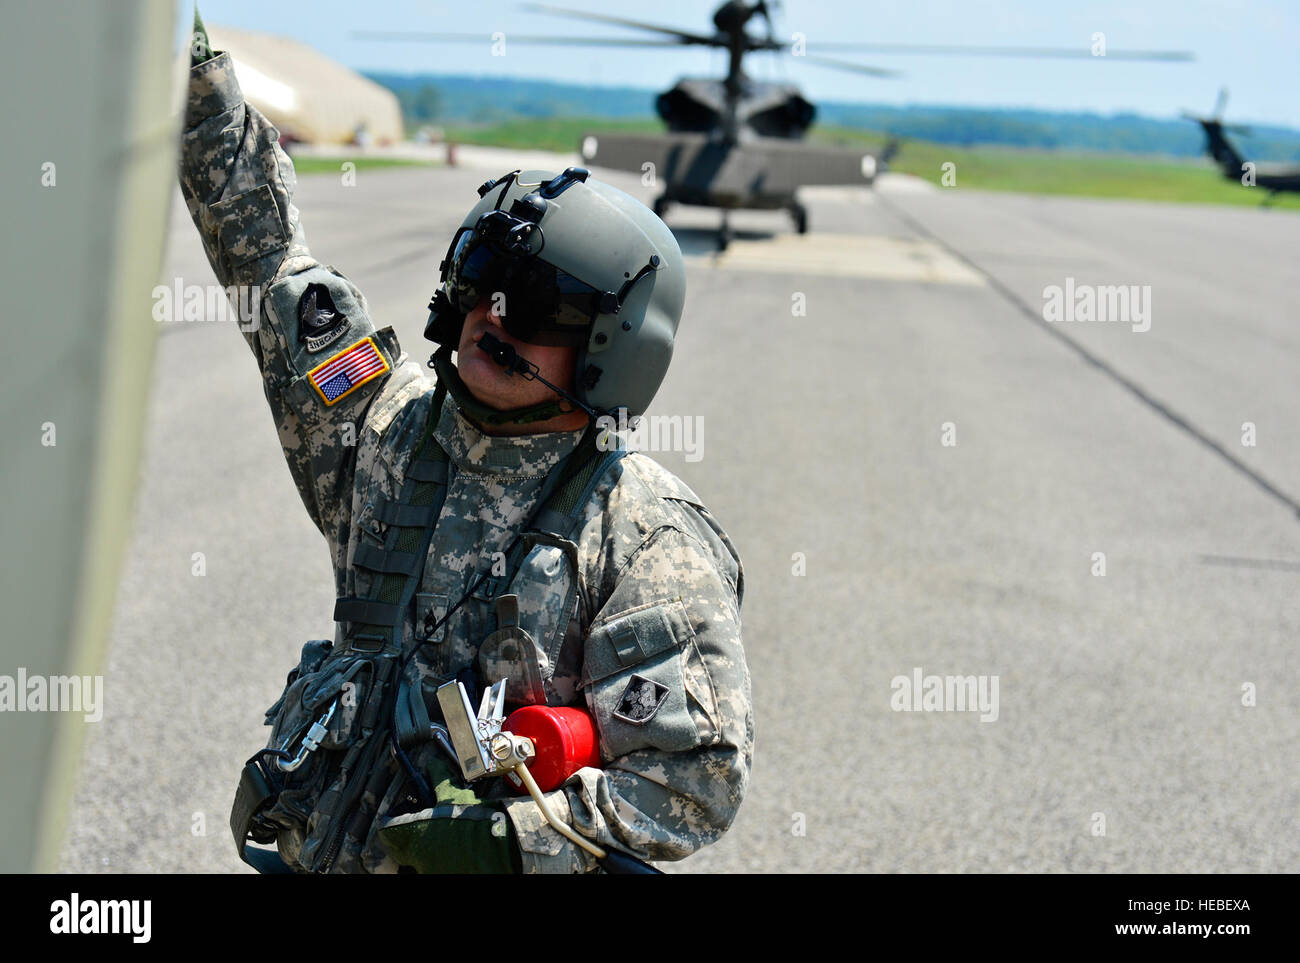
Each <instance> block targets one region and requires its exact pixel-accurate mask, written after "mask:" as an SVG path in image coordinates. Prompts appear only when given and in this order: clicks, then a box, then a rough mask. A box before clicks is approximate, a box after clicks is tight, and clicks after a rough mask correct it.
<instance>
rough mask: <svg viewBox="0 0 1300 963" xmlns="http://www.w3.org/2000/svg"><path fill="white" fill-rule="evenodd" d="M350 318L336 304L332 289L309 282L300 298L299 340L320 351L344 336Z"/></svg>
mask: <svg viewBox="0 0 1300 963" xmlns="http://www.w3.org/2000/svg"><path fill="white" fill-rule="evenodd" d="M347 329H348V318H347V315H345V314H344V313H343V312H342V311H340V310H339V309H338V308H336V307H335V306H334V299H333V298H331V297H330V289H329V288H327V287H326V286H325V285H323V284H309V285H307V290H305V291H303V292H302V297H300V298H299V299H298V340H299V341H301V342H302V343H303V344H305V345H306V346H307V350H308V351H320V350H321V349H322V348H324V347H326V346H327V345H331V344H333V343H334V342H335V341H337V340H338V339H339V338H341V337H343V332H345V331H346V330H347Z"/></svg>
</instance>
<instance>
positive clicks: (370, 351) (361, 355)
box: [307, 338, 389, 405]
mask: <svg viewBox="0 0 1300 963" xmlns="http://www.w3.org/2000/svg"><path fill="white" fill-rule="evenodd" d="M388 371H389V367H388V362H387V361H385V360H384V356H383V355H382V354H380V353H379V349H378V348H376V347H375V342H374V339H373V338H362V339H361V340H360V341H358V342H357V343H356V344H354V345H352V346H351V347H350V348H344V349H343V350H342V351H340V352H339V353H338V354H336V355H334V357H332V358H330V359H328V360H326V361H323V362H321V363H320V364H318V365H317V366H316V367H314V368H312V369H311V370H310V371H308V372H307V380H309V381H310V382H311V386H312V387H313V388H315V389H316V393H317V394H319V395H320V396H321V400H322V401H324V402H325V404H327V405H332V404H334V402H336V401H338V400H340V399H341V398H346V397H347V396H348V395H349V394H351V393H352V392H354V391H356V390H357V389H358V388H360V387H361V386H362V385H363V384H365V383H366V382H367V381H373V380H374V379H375V378H378V377H379V376H380V375H384V374H387V373H388Z"/></svg>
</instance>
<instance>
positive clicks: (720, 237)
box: [353, 0, 1193, 250]
mask: <svg viewBox="0 0 1300 963" xmlns="http://www.w3.org/2000/svg"><path fill="white" fill-rule="evenodd" d="M778 6H779V5H778V4H777V3H776V2H775V0H773V2H768V0H757V2H745V0H728V2H726V3H723V4H722V5H721V6H720V7H718V8H717V9H716V10H715V11H714V13H713V27H714V32H713V33H701V32H695V31H689V30H682V29H678V28H676V27H668V26H662V25H659V24H653V23H646V22H644V21H640V20H629V19H627V18H624V17H616V16H610V15H608V14H603V13H593V12H589V11H583V10H572V9H568V8H562V7H553V6H550V5H547V4H533V3H530V4H525V5H523V7H522V9H524V10H529V11H534V12H538V13H545V14H550V15H554V16H561V17H571V18H576V19H581V20H588V21H594V22H597V23H605V24H610V25H614V26H619V27H625V28H629V29H633V30H639V31H645V32H649V33H653V34H656V35H657V36H656V37H654V38H648V37H627V38H621V37H560V36H550V35H532V36H521V35H518V34H511V36H510V39H511V42H514V43H530V44H533V43H535V44H554V45H561V46H562V45H570V46H586V47H594V46H601V47H604V46H612V47H639V48H654V47H704V48H712V49H720V50H725V51H726V52H727V73H726V75H725V76H724V77H722V78H716V77H686V78H683V79H681V80H679V81H678V82H677V83H676V84H675V85H674V86H673V87H672V88H671V89H670V90H667V91H665V92H664V93H662V94H660V95H659V96H658V97H657V98H656V100H655V109H656V111H657V112H658V114H659V116H660V118H661V119H662V120H663V121H664V124H665V125H666V126H667V128H668V129H667V131H666V132H665V133H661V134H625V133H617V134H615V133H600V132H598V131H593V132H591V133H587V134H584V135H583V137H582V138H581V141H580V143H579V154H580V155H581V156H582V158H583V160H584V162H586V163H588V164H591V165H595V166H600V167H605V168H610V169H614V170H625V171H633V172H637V173H640V174H642V176H643V178H647V180H649V181H650V182H651V183H662V184H663V185H664V187H663V192H662V193H661V194H660V195H659V196H658V197H657V198H656V199H655V201H654V212H655V213H656V214H657V215H659V216H660V217H663V216H664V215H665V214H666V213H667V211H668V209H669V208H670V207H671V205H673V204H681V205H692V206H698V207H709V208H716V209H719V210H720V211H721V214H722V218H721V223H720V225H719V227H718V233H717V246H718V248H719V250H725V249H726V247H727V245H728V243H729V241H730V240H731V237H732V232H731V228H730V222H729V217H728V216H729V214H730V212H732V211H735V210H741V209H758V210H785V211H787V212H789V214H790V216H791V218H792V219H793V222H794V227H795V230H796V231H797V232H798V233H800V234H803V233H806V232H807V230H808V212H807V209H806V208H805V207H804V206H803V205H802V204H801V203H800V202H799V200H798V198H797V197H796V191H797V190H798V189H799V188H800V187H805V186H812V185H857V186H870V185H871V184H872V183H873V182H874V181H875V179H876V176H877V175H878V174H880V173H881V172H882V171H884V170H885V169H886V168H887V167H888V164H889V161H890V160H891V159H892V158H893V156H894V155H895V153H896V152H897V150H898V148H899V141H898V140H897V139H896V138H891V139H890V140H889V141H888V142H887V143H886V144H885V146H884V147H883V149H881V150H878V151H862V150H852V149H849V148H844V147H823V146H817V145H811V144H808V143H806V142H805V141H804V140H803V138H804V135H805V134H806V133H807V132H808V129H809V128H810V127H811V126H812V124H813V121H814V119H815V118H816V115H817V110H816V107H815V106H814V105H813V104H812V103H811V102H809V101H808V100H807V99H806V98H805V97H804V96H803V95H802V94H801V93H800V91H799V89H798V88H797V87H796V86H794V85H792V84H777V83H770V82H765V81H759V80H755V79H754V78H753V77H751V76H750V75H749V74H747V73H746V72H745V71H744V69H743V61H744V58H745V55H746V54H750V53H757V52H770V53H773V54H778V55H780V54H785V55H790V56H793V57H794V58H795V59H796V60H798V61H799V62H801V63H805V64H811V65H814V66H818V67H828V68H832V69H835V70H844V71H850V72H852V73H856V74H859V75H862V76H867V77H874V78H889V77H899V76H901V74H900V73H899V72H897V71H894V70H886V69H883V68H880V67H872V66H869V65H866V64H859V63H855V62H853V61H848V60H841V59H839V58H836V57H824V56H820V55H816V54H809V53H808V52H807V50H806V44H802V43H801V42H800V41H798V40H796V42H794V43H787V42H785V41H781V40H778V39H776V30H775V26H774V23H773V10H774V9H775V8H778ZM755 19H761V20H762V21H763V22H764V24H765V25H766V30H765V31H764V33H762V34H756V33H753V32H751V31H750V30H749V29H748V27H749V24H750V23H751V21H754V20H755ZM353 36H355V37H357V38H359V39H369V40H398V41H411V40H420V41H433V42H479V43H481V42H483V40H484V37H483V35H480V34H455V33H440V34H430V33H411V32H397V33H394V32H384V31H357V32H355V33H354V34H353ZM816 48H817V49H820V50H844V51H848V50H852V51H873V52H877V53H888V54H899V53H901V54H930V55H933V54H965V55H975V56H1011V57H1071V58H1089V59H1094V58H1095V59H1110V60H1171V61H1177V60H1192V59H1193V57H1192V55H1191V54H1190V53H1186V52H1183V51H1156V50H1139V51H1109V50H1108V51H1106V52H1105V54H1104V56H1102V57H1097V56H1096V52H1095V51H1093V50H1090V49H1089V48H1087V47H1080V48H1072V47H1070V48H1060V47H1056V48H1053V47H1042V48H1039V47H972V46H935V45H918V44H889V43H871V44H866V43H841V42H822V41H819V42H818V43H817V44H816Z"/></svg>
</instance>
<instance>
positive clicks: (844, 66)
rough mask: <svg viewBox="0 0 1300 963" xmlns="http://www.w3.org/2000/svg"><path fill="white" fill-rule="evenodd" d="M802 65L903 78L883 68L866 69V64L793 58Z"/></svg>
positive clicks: (805, 57) (829, 58)
mask: <svg viewBox="0 0 1300 963" xmlns="http://www.w3.org/2000/svg"><path fill="white" fill-rule="evenodd" d="M795 59H797V60H801V61H803V62H804V63H810V64H815V65H816V66H818V67H834V68H835V69H836V70H851V71H853V72H854V73H858V74H866V75H867V76H868V77H901V76H903V75H902V73H900V72H899V71H897V70H885V69H884V68H883V67H868V66H867V65H866V64H855V63H853V62H852V61H851V60H836V59H835V58H834V57H808V56H800V57H797V58H795Z"/></svg>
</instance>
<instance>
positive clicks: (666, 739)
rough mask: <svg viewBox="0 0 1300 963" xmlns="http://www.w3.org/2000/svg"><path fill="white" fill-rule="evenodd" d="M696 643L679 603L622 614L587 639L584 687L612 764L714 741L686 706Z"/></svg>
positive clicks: (603, 749)
mask: <svg viewBox="0 0 1300 963" xmlns="http://www.w3.org/2000/svg"><path fill="white" fill-rule="evenodd" d="M694 639H695V633H694V631H693V630H692V629H691V625H690V621H689V619H688V618H687V615H686V609H685V606H683V605H682V603H681V600H680V599H672V600H668V601H661V602H651V603H648V604H646V605H643V606H639V607H637V608H635V609H631V610H629V611H627V612H623V613H620V614H619V615H618V616H616V617H615V618H613V619H610V620H608V621H606V622H604V623H602V624H601V625H600V626H599V627H596V628H594V629H593V630H592V631H591V633H590V634H589V635H588V638H587V647H586V653H585V656H584V661H583V683H582V685H583V688H584V689H585V690H586V695H587V706H588V708H589V709H590V710H591V713H592V715H593V716H594V717H595V719H596V726H597V729H598V730H599V732H600V743H601V755H602V756H603V757H604V758H605V759H606V760H607V761H608V760H610V759H615V758H617V757H619V756H623V755H626V754H627V753H629V752H634V751H635V750H637V749H661V750H664V751H666V752H680V751H682V750H686V749H692V748H694V747H696V746H698V745H700V744H701V743H702V742H703V741H705V740H706V739H711V738H712V731H711V728H710V727H708V726H704V727H702V726H700V725H697V723H696V719H695V717H694V716H693V715H692V712H691V702H690V701H689V700H688V694H687V690H688V684H687V675H686V674H685V672H684V665H685V663H686V662H687V660H688V659H689V658H690V655H691V653H693V652H694V650H695V645H694ZM692 683H693V684H692V685H691V688H692V689H693V690H694V692H693V695H694V696H695V697H696V698H695V702H696V703H698V702H699V698H698V696H699V695H700V692H699V686H698V684H696V680H694V679H692ZM701 728H704V729H705V731H704V732H703V733H702V732H701Z"/></svg>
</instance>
